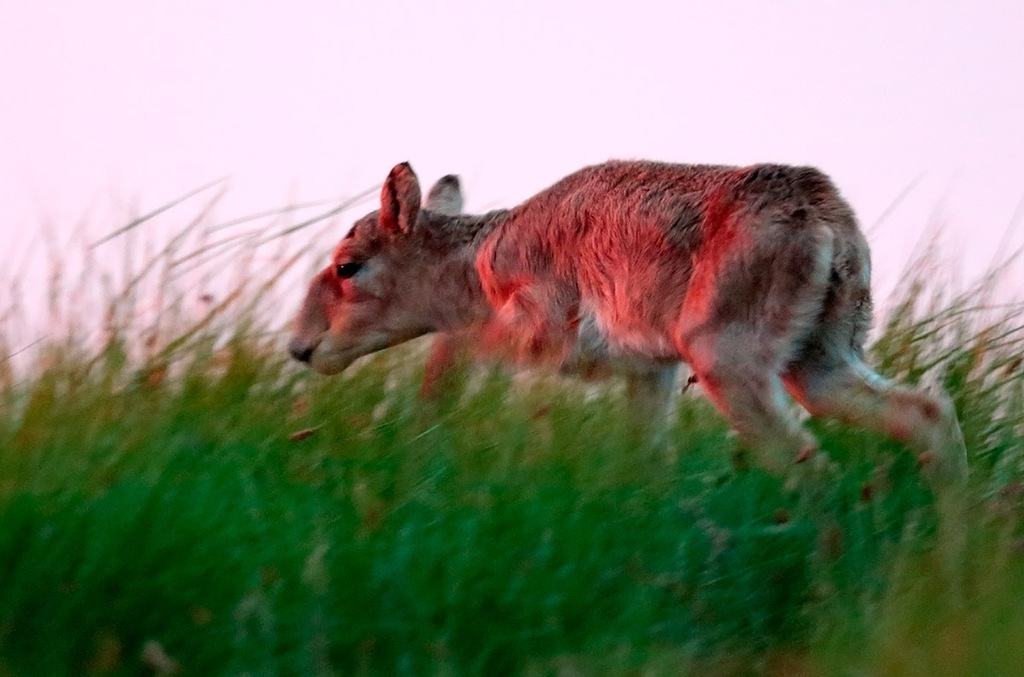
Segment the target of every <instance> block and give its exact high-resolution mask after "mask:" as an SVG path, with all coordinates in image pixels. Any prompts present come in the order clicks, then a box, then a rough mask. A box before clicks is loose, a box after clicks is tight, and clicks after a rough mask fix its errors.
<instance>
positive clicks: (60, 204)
mask: <svg viewBox="0 0 1024 677" xmlns="http://www.w3.org/2000/svg"><path fill="white" fill-rule="evenodd" d="M582 8H585V9H582ZM0 92H2V93H3V98H2V101H0V234H2V235H3V237H4V239H5V240H7V242H8V243H9V244H8V247H7V248H6V250H4V251H6V254H5V256H6V255H8V254H12V253H14V252H17V251H19V248H23V247H24V246H26V243H28V242H30V241H32V240H34V239H36V238H37V236H38V234H39V231H40V226H41V224H42V223H43V222H44V221H48V222H50V223H52V224H53V227H54V229H55V230H56V231H57V232H58V233H66V232H67V231H70V230H71V229H72V228H74V227H75V224H76V222H77V221H78V219H79V218H80V217H81V216H82V215H84V214H86V213H87V212H88V213H89V215H90V216H89V220H90V223H91V226H90V227H91V228H92V229H94V230H95V231H96V232H100V233H102V232H106V231H108V230H111V229H113V228H114V227H116V226H117V225H120V222H121V221H123V220H124V218H125V216H126V213H127V210H128V207H127V205H128V203H130V202H133V201H134V203H135V204H137V205H138V207H139V209H140V210H141V211H146V210H147V209H151V208H153V207H156V206H158V205H160V204H162V203H164V202H166V201H167V200H169V199H171V198H173V197H175V196H177V195H179V194H181V193H184V192H186V191H188V190H189V189H191V188H195V187H197V186H199V185H201V184H203V183H205V182H207V181H209V180H211V179H214V178H217V177H220V176H225V175H226V176H230V177H231V180H232V181H231V185H232V190H231V192H230V195H229V199H228V201H227V202H226V203H224V204H223V205H222V207H221V211H220V215H221V216H223V217H224V218H229V217H232V216H239V215H242V214H247V213H251V212H254V211H258V210H260V209H265V208H270V207H275V206H283V205H284V204H286V203H287V202H289V201H291V200H296V199H318V198H334V197H339V196H342V195H345V194H352V193H356V192H358V191H360V190H362V189H364V188H366V187H368V186H371V185H373V184H375V183H378V182H380V181H381V180H382V179H383V178H384V176H385V175H386V173H387V171H388V170H389V169H390V167H391V166H392V165H393V164H395V163H397V162H399V161H402V160H409V161H411V162H412V163H413V166H414V167H415V168H416V170H417V172H418V173H419V174H420V176H421V178H422V180H424V181H425V182H426V181H432V180H433V179H435V178H437V177H438V176H439V175H441V174H443V173H447V172H457V173H459V174H461V175H462V176H463V179H464V182H465V187H466V191H467V193H468V204H467V206H468V208H469V209H470V210H483V209H487V208H492V207H495V206H508V205H512V204H514V203H515V202H517V201H519V200H521V199H523V198H525V197H527V196H529V195H530V194H532V193H533V192H535V191H536V190H539V189H540V188H543V187H544V186H546V185H547V184H549V183H551V182H552V181H554V180H555V179H557V178H558V177H559V176H561V175H563V174H565V173H567V172H569V171H571V170H573V169H576V168H578V167H580V166H582V165H584V164H587V163H593V162H597V161H601V160H604V159H607V158H609V157H643V158H655V159H662V160H671V161H678V162H713V163H729V164H746V163H753V162H759V161H774V162H788V163H806V164H813V165H817V166H819V167H821V168H822V169H824V170H825V171H826V172H828V173H829V174H831V175H832V177H833V178H834V179H835V181H836V183H837V184H838V185H839V186H840V188H841V190H842V191H843V192H844V194H845V195H846V196H847V198H848V199H849V200H850V202H851V203H852V204H853V206H854V207H855V209H856V210H857V211H858V213H859V214H860V216H861V220H862V222H863V224H864V226H865V229H866V230H867V232H868V233H869V239H870V240H871V242H872V245H873V247H874V252H875V254H874V256H875V262H876V275H875V280H876V287H881V288H882V290H884V289H886V288H887V286H888V285H891V283H892V282H893V280H894V279H895V276H896V274H897V272H898V271H899V269H900V266H901V265H902V264H903V262H904V261H905V259H906V258H907V256H908V255H909V253H910V252H911V250H912V249H913V248H914V246H915V244H916V243H917V242H918V239H919V238H920V236H921V233H922V231H923V230H924V229H925V227H926V225H927V224H928V221H929V219H930V218H931V217H932V215H934V214H938V215H939V216H940V218H941V219H942V220H944V221H946V222H947V223H948V224H949V227H950V232H949V237H948V241H949V249H950V250H952V251H955V252H956V253H957V255H958V256H962V257H963V258H964V260H965V262H966V264H967V265H968V266H969V267H970V268H971V269H972V270H977V269H980V268H981V267H983V266H984V264H985V263H987V261H988V260H989V259H990V258H991V256H992V255H993V254H994V250H995V248H996V243H997V241H998V240H999V239H1000V237H1001V236H1002V234H1003V232H1004V231H1005V230H1006V228H1007V227H1008V225H1009V224H1010V222H1011V219H1012V215H1013V214H1014V212H1015V209H1016V208H1017V206H1018V203H1019V202H1020V201H1021V199H1022V197H1024V130H1022V125H1024V3H1020V2H1016V1H1010V2H1002V3H998V2H978V3H975V2H972V3H964V2H960V3H951V2H935V1H931V2H905V3H881V2H877V3H868V2H850V3H840V2H834V3H821V2H817V1H796V0H794V1H792V2H785V3H780V2H764V3H758V2H754V3H738V2H701V3H687V2H645V1H642V0H634V1H631V2H622V1H621V0H618V1H616V2H589V3H569V2H564V3H557V2H551V1H550V0H549V1H546V2H505V3H488V2H468V1H467V2H457V1H452V2H433V3H415V2H291V3H256V2H242V1H241V0H237V1H233V2H228V1H222V2H214V1H212V0H203V1H186V2H173V3H172V2H158V1H153V2H137V1H135V0H132V1H128V0H125V1H120V2H117V1H102V0H97V1H96V2H88V3H84V2H83V3H71V2H50V1H40V2H28V1H25V2H18V1H8V2H4V3H3V4H0ZM919 178H920V179H921V180H920V183H919V184H918V185H917V187H916V188H915V190H914V191H913V193H912V194H911V196H910V197H909V198H908V199H907V200H906V201H905V202H904V203H903V204H902V205H901V206H900V207H899V208H898V209H897V210H896V211H895V212H894V213H893V214H892V215H890V216H889V217H888V218H887V220H886V221H885V222H884V223H882V224H881V225H877V226H876V225H874V224H876V222H877V221H878V219H879V217H880V216H881V215H882V213H883V212H884V211H885V210H886V208H887V207H888V206H889V204H890V203H891V202H892V200H893V199H894V198H895V197H896V196H897V195H898V194H900V193H901V192H902V191H903V190H904V189H905V188H906V187H907V186H908V185H909V184H910V183H911V182H913V181H914V180H915V179H919ZM97 221H98V223H97ZM1022 240H1024V237H1022V236H1020V233H1019V232H1018V233H1017V234H1016V235H1015V236H1014V240H1013V242H1014V243H1017V244H1019V243H1020V242H1021V241H1022ZM331 244H332V243H325V245H324V250H325V255H326V252H327V251H328V250H329V249H330V245H331ZM5 267H6V266H5Z"/></svg>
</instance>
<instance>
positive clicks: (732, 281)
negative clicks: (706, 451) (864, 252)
mask: <svg viewBox="0 0 1024 677" xmlns="http://www.w3.org/2000/svg"><path fill="white" fill-rule="evenodd" d="M783 226H784V224H783V225H773V224H767V225H766V224H760V225H758V226H757V227H756V228H755V227H753V226H751V229H750V230H751V231H752V232H757V233H760V237H761V239H760V240H758V241H755V242H754V243H753V244H752V245H748V246H747V248H746V249H745V250H736V251H733V252H731V253H728V255H727V256H725V257H723V259H722V260H712V261H709V262H706V263H704V264H703V265H702V266H700V267H698V268H697V269H696V270H695V271H694V277H693V279H692V280H691V283H690V288H689V291H688V293H687V298H686V301H685V302H684V306H683V313H682V316H681V321H680V325H679V328H678V345H679V350H680V353H681V355H682V356H683V358H684V359H685V360H686V362H688V363H689V364H690V366H691V368H692V369H693V372H694V375H695V376H696V377H697V379H698V381H699V383H700V384H701V387H702V388H703V389H704V391H705V392H706V393H707V394H708V396H709V397H710V398H711V400H712V401H713V402H714V403H715V405H716V406H717V407H718V409H719V410H720V411H721V412H722V414H723V415H724V416H725V417H726V418H727V419H728V420H729V422H730V424H732V427H733V428H734V430H735V431H736V433H737V434H738V435H739V437H740V441H741V443H742V445H743V446H744V447H745V448H747V449H748V450H749V451H751V452H754V453H755V454H756V455H757V456H759V458H760V460H761V461H762V462H763V463H764V464H765V465H766V466H768V467H769V468H770V469H771V470H773V471H776V472H779V471H784V470H787V469H789V468H790V467H791V465H792V462H793V461H794V460H801V459H806V458H810V457H811V456H812V455H813V454H814V452H815V451H816V450H817V442H816V441H815V440H814V438H813V437H812V436H811V435H810V433H808V432H807V431H805V430H804V429H803V428H802V427H801V425H800V422H799V421H798V420H797V418H796V416H795V415H794V413H793V411H792V409H791V408H790V407H789V403H788V402H787V399H786V394H785V388H784V386H783V383H782V378H781V377H782V372H783V370H784V367H785V365H786V364H788V363H789V362H790V361H791V360H792V359H793V357H794V356H795V354H796V353H797V352H798V351H799V349H800V346H801V345H802V343H803V341H805V340H806V338H807V337H808V336H809V334H810V333H811V332H812V331H813V329H814V326H815V323H816V322H817V320H818V317H819V315H820V313H821V309H822V307H823V303H824V300H825V297H826V294H827V292H828V284H829V275H830V271H831V265H832V254H833V250H834V239H835V238H834V236H833V233H832V231H831V229H830V228H829V227H828V226H826V225H821V226H819V227H807V228H788V229H787V228H784V227H783ZM702 263H703V262H702Z"/></svg>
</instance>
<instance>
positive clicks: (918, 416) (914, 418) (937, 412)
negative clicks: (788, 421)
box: [785, 356, 967, 488]
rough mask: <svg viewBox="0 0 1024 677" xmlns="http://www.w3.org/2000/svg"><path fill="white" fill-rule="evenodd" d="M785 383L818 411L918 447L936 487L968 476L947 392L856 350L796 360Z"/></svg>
mask: <svg viewBox="0 0 1024 677" xmlns="http://www.w3.org/2000/svg"><path fill="white" fill-rule="evenodd" d="M785 383H786V386H787V388H789V390H790V392H791V393H792V395H793V396H794V397H795V398H796V399H797V400H798V401H799V402H800V403H801V404H802V405H803V406H804V407H805V408H806V409H807V410H808V411H809V412H810V413H811V415H812V416H824V417H831V418H836V419H839V420H841V421H844V422H847V423H851V424H854V425H858V426H860V427H863V428H867V429H870V430H876V431H879V432H882V433H885V434H887V435H888V436H890V437H892V438H894V439H896V440H898V441H900V442H903V443H904V444H907V445H908V446H910V447H911V448H913V449H915V450H916V451H918V452H919V453H920V454H921V456H919V458H920V459H921V461H922V466H923V468H924V473H925V475H926V477H927V478H928V479H929V481H930V482H931V483H932V484H933V486H936V488H941V487H943V486H946V485H957V484H962V483H963V482H964V481H966V479H967V450H966V448H965V447H964V440H963V435H962V434H961V432H960V426H959V424H958V423H957V419H956V411H955V410H954V408H953V404H952V402H951V401H950V400H949V398H948V397H946V396H945V395H944V394H942V395H938V396H933V395H929V394H928V393H925V392H923V391H920V390H916V389H914V388H908V387H905V386H899V385H895V384H893V383H891V382H890V381H888V380H886V379H884V378H882V377H881V376H879V375H878V374H876V373H875V372H873V371H872V370H871V369H870V368H869V367H868V366H867V365H866V364H864V362H863V361H861V360H860V359H859V358H857V357H853V356H850V357H848V358H846V359H845V360H844V361H843V362H842V363H841V364H839V365H838V366H835V367H825V366H822V365H814V364H808V363H796V364H794V365H791V366H790V367H789V369H788V371H787V373H786V375H785Z"/></svg>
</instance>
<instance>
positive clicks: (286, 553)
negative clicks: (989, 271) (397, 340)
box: [0, 243, 1024, 677]
mask: <svg viewBox="0 0 1024 677" xmlns="http://www.w3.org/2000/svg"><path fill="white" fill-rule="evenodd" d="M172 244H173V243H172ZM181 246H183V245H181V244H180V243H178V244H174V245H173V246H172V247H170V248H167V249H164V250H163V253H161V254H159V255H157V257H156V258H155V259H151V260H150V262H149V263H147V264H146V265H145V266H141V267H140V269H139V270H135V269H132V268H131V267H130V266H129V265H127V264H126V271H127V272H126V273H125V275H124V278H125V279H124V280H122V281H121V282H119V283H116V284H115V285H114V292H113V293H111V292H110V285H107V291H106V292H105V308H106V313H105V315H104V318H103V320H102V321H101V322H100V323H99V324H100V325H102V326H101V329H102V332H101V333H100V334H95V333H89V332H88V331H86V330H83V329H81V326H83V325H81V324H80V323H76V322H72V321H66V322H62V323H59V324H60V330H59V331H52V332H51V333H50V334H49V335H48V336H47V337H46V338H44V339H43V340H42V342H41V343H39V344H37V345H35V346H34V347H33V348H32V350H31V351H29V352H27V353H23V354H21V355H19V356H18V357H17V358H16V359H14V360H11V359H8V360H5V361H3V362H0V412H2V413H0V677H5V676H7V675H19V676H20V675H78V674H87V675H145V674H154V673H156V674H172V673H173V672H174V671H175V670H178V671H179V672H180V673H181V674H191V675H342V674H356V675H501V674H526V675H566V676H568V675H686V674H693V675H747V674H771V675H928V676H935V675H967V674H978V675H1016V674H1024V614H1022V613H1021V612H1020V608H1021V606H1020V600H1021V599H1024V388H1022V385H1021V384H1022V379H1021V374H1022V373H1024V370H1022V368H1021V356H1022V355H1024V352H1022V343H1021V335H1020V333H1019V332H1018V331H1016V330H1017V327H1018V325H1019V323H1020V313H1019V309H1017V308H1014V307H1010V308H988V309H986V308H983V305H984V303H985V302H986V293H987V291H990V290H991V288H992V286H993V285H994V284H995V278H990V279H988V280H986V281H984V282H982V283H981V284H980V285H979V286H978V287H976V288H974V289H972V290H970V291H969V292H968V293H965V294H963V295H961V296H951V295H949V294H941V293H937V291H936V289H935V287H934V286H929V285H924V284H921V283H920V281H921V280H925V279H928V277H929V275H930V273H931V272H932V271H931V270H930V269H925V268H919V269H917V271H916V272H915V271H911V274H910V276H909V277H908V282H907V284H906V285H905V286H904V289H903V292H902V294H903V297H902V298H903V299H904V302H903V303H902V304H899V305H898V306H897V307H895V308H894V309H893V310H892V311H890V313H889V314H888V316H887V317H886V318H883V319H882V329H883V331H882V332H881V336H880V338H879V340H878V341H877V342H876V343H875V345H874V348H873V355H872V362H873V363H874V364H876V365H878V366H879V367H880V368H881V370H882V371H883V372H884V373H886V374H887V375H889V376H893V377H895V378H898V379H900V380H903V381H908V382H913V381H919V380H922V379H924V380H926V381H927V380H931V381H933V382H939V383H942V384H943V385H944V387H945V388H946V389H947V390H948V391H949V392H950V393H951V394H952V395H953V396H954V398H955V400H956V404H957V407H958V410H959V414H960V417H961V421H962V423H963V428H964V432H965V436H966V438H967V444H968V447H969V450H970V453H971V471H972V477H971V484H970V500H971V507H970V512H969V515H968V518H967V520H968V521H967V523H966V524H965V525H964V528H965V529H966V530H967V531H968V532H969V533H968V535H969V538H968V544H967V551H966V553H965V557H964V559H963V560H962V561H960V562H956V563H953V564H952V565H950V563H949V562H946V561H944V560H943V559H942V558H941V557H939V556H938V555H937V553H938V552H940V551H941V545H942V544H941V543H939V542H938V538H939V537H938V535H937V529H936V519H937V518H936V515H935V511H934V510H933V496H932V495H931V493H930V491H929V489H928V488H927V486H926V485H925V484H924V483H923V482H922V481H921V479H920V478H919V475H918V472H917V467H916V462H915V459H914V458H913V456H912V455H911V454H910V453H908V452H907V451H906V450H904V449H902V448H901V447H900V446H899V445H897V444H895V443H893V442H890V441H888V440H885V439H882V438H879V437H876V436H873V435H869V434H866V433H862V432H859V431H855V430H850V429H848V428H845V427H843V426H840V425H837V424H832V423H819V422H810V423H809V424H808V425H809V426H810V427H811V428H812V429H813V430H814V432H815V433H816V434H817V435H818V436H819V438H820V439H821V441H822V444H823V447H824V449H826V450H827V451H828V453H829V454H830V456H831V458H832V459H833V460H835V461H836V462H837V466H838V467H837V469H836V470H835V471H834V472H833V473H832V474H831V476H829V477H827V478H824V479H822V480H820V481H818V482H813V481H812V482H808V483H806V484H804V485H803V486H801V487H799V488H797V489H796V490H793V489H787V488H786V487H785V486H784V485H783V481H782V479H781V478H776V477H771V476H769V475H766V474H765V473H763V472H761V471H759V470H758V469H756V468H755V469H750V470H742V469H737V468H734V467H733V465H732V463H731V461H730V459H731V457H732V451H733V449H734V442H733V441H732V440H731V439H730V436H729V435H728V432H727V430H726V428H725V425H724V423H723V421H722V420H721V418H720V417H719V416H718V415H717V414H716V413H715V412H714V410H713V409H712V408H711V407H710V406H709V405H708V404H707V403H706V402H705V401H704V400H703V399H702V398H701V397H700V396H699V394H698V393H697V392H696V390H697V389H696V388H694V389H692V390H691V391H690V392H687V393H685V394H684V395H683V396H682V398H681V400H680V403H679V407H678V418H677V420H676V422H675V425H674V427H673V430H672V433H671V435H670V443H668V444H664V445H658V446H650V445H643V444H636V443H634V442H632V441H631V436H630V433H629V430H628V429H627V426H626V425H625V422H624V420H623V412H624V402H623V397H622V393H621V386H619V385H616V384H614V383H613V384H610V385H608V386H604V387H598V388H593V387H588V388H584V387H583V386H580V385H578V384H574V383H571V382H569V383H560V382H547V381H532V382H513V381H511V380H510V379H509V377H507V376H505V375H504V374H502V373H499V372H494V373H480V372H476V373H473V374H462V375H461V376H463V377H466V378H458V377H457V378H453V379H452V383H451V384H450V387H449V388H448V390H447V392H446V394H445V396H444V397H442V398H441V399H440V400H439V401H437V402H430V403H425V402H422V401H420V400H419V399H418V398H417V396H416V392H417V388H418V379H419V377H420V375H421V369H422V359H421V354H420V353H418V352H417V350H418V348H417V346H415V345H414V346H411V347H408V348H404V349H395V350H391V351H387V352H385V353H383V354H381V355H379V356H377V357H376V358H374V359H371V360H368V361H367V362H366V363H365V364H363V365H362V366H361V368H359V369H355V370H352V371H350V372H348V373H346V374H345V375H343V376H340V377H335V378H333V379H325V378H322V377H319V376H316V375H314V374H311V373H308V372H306V371H303V370H302V369H299V368H297V367H296V366H295V365H292V364H289V363H288V362H287V360H286V358H285V355H284V352H283V349H282V345H283V340H282V335H281V334H280V332H274V331H269V330H268V327H269V326H270V321H269V320H262V319H260V318H262V317H266V314H265V313H264V312H263V311H265V310H266V307H267V306H266V304H268V303H277V301H275V300H273V299H286V300H287V301H288V302H290V303H297V301H298V298H299V297H300V291H299V290H296V289H284V290H282V289H281V286H280V285H279V284H277V281H278V280H279V275H280V274H281V273H282V271H285V270H288V269H289V266H292V265H293V261H292V259H288V258H285V257H279V258H276V259H274V261H273V264H274V265H262V264H261V263H260V261H259V259H258V257H256V258H251V259H249V263H247V264H245V265H246V266H248V267H247V268H246V269H245V271H244V274H239V275H238V276H237V279H238V280H242V281H243V282H240V283H239V284H238V285H237V286H236V287H235V288H234V292H233V293H231V294H227V295H225V296H224V297H223V299H222V300H216V299H213V300H211V299H203V301H202V302H199V301H195V298H196V295H197V294H198V292H197V288H196V287H195V286H189V285H184V286H182V285H181V284H179V283H178V282H176V280H177V278H176V277H175V276H174V275H173V274H170V273H173V272H174V271H176V270H178V268H176V266H180V265H184V264H182V263H181V261H182V259H183V257H182V256H181V252H180V251H179V250H177V249H175V247H178V248H180V247H181ZM154 261H155V262H156V264H157V265H154ZM172 264H173V265H172ZM143 270H145V271H155V272H151V273H146V274H148V275H149V277H145V275H146V274H143V273H142V272H140V271H143ZM161 271H163V272H161ZM253 271H259V273H258V274H257V273H255V272H253ZM86 277H88V274H87V273H86ZM143 278H145V280H146V281H147V282H145V284H149V285H150V287H145V286H144V284H143V282H142V280H143ZM154 280H155V281H154ZM117 284H120V285H121V286H120V287H118V286H117ZM97 288H102V285H98V284H97ZM58 291H59V290H58ZM154 294H163V297H162V300H161V301H160V305H158V306H157V312H155V313H154V311H153V305H152V299H153V298H154ZM53 296H54V299H55V300H53V301H51V303H53V304H55V305H57V306H60V304H61V303H62V301H61V300H60V299H62V298H64V296H65V294H63V293H56V292H55V293H54V295H53ZM190 299H192V300H191V301H190ZM268 299H271V300H269V301H268ZM77 312H82V311H81V310H80V309H79V310H78V311H77ZM67 313H70V311H66V313H65V314H67ZM57 314H61V313H57ZM71 314H73V313H71ZM154 317H160V318H161V320H160V322H159V323H157V322H156V321H155V320H154V319H152V318H154ZM12 318H15V319H12ZM147 318H150V319H147ZM5 322H6V324H4V325H2V326H0V332H3V333H2V334H0V345H4V344H6V348H5V349H4V350H3V351H0V352H2V354H9V353H12V352H14V351H15V350H16V349H17V348H18V347H19V346H18V345H16V344H14V342H13V339H11V338H10V337H11V336H12V335H13V334H14V328H15V327H14V325H13V323H14V322H16V313H15V314H10V313H9V314H8V316H7V319H6V320H5ZM86 324H88V323H86ZM0 357H2V355H0ZM18 360H20V363H19V365H18V366H15V363H16V362H17V361H18Z"/></svg>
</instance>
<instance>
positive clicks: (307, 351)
mask: <svg viewBox="0 0 1024 677" xmlns="http://www.w3.org/2000/svg"><path fill="white" fill-rule="evenodd" d="M315 348H316V346H315V345H309V344H306V343H303V342H302V341H300V340H299V339H297V338H293V339H292V340H290V341H288V352H289V353H291V355H292V357H294V358H295V359H296V360H298V361H299V362H309V358H311V357H313V350H314V349H315Z"/></svg>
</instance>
